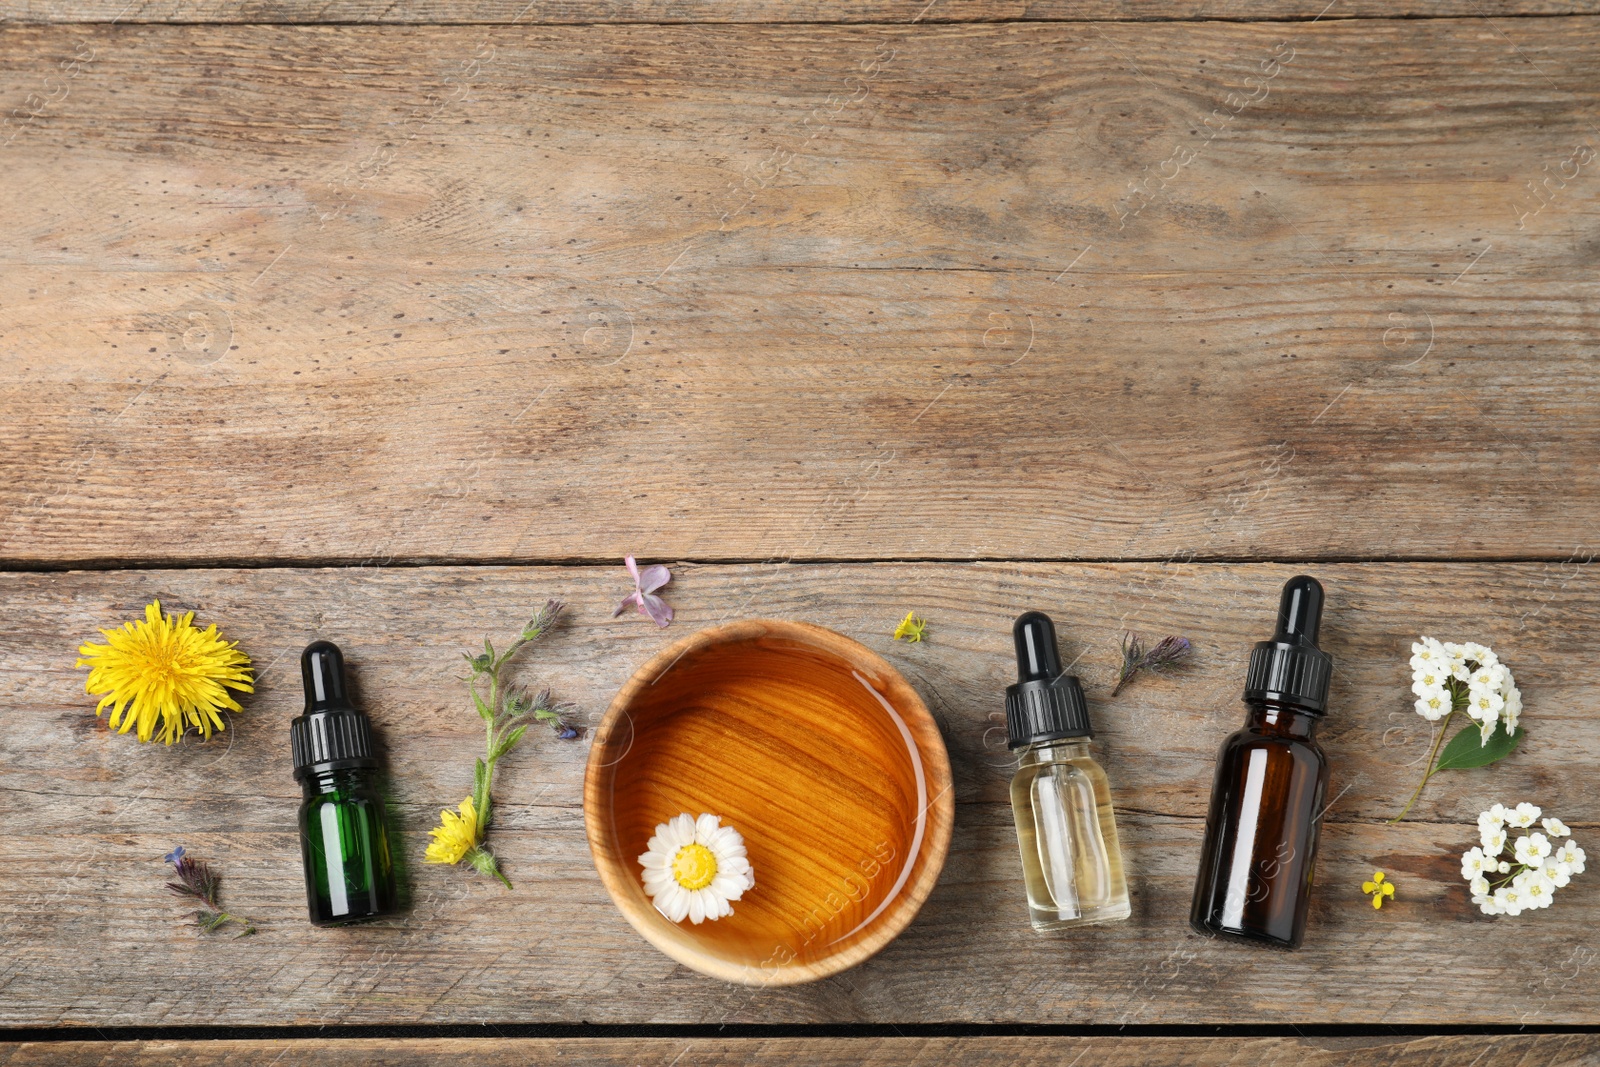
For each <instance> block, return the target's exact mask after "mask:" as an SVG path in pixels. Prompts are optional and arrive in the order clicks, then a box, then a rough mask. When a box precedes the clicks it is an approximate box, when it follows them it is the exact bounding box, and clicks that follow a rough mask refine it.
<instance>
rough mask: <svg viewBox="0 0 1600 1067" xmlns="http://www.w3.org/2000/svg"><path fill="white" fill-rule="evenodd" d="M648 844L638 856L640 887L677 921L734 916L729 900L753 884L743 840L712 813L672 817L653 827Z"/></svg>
mask: <svg viewBox="0 0 1600 1067" xmlns="http://www.w3.org/2000/svg"><path fill="white" fill-rule="evenodd" d="M647 848H648V851H646V852H645V854H644V855H642V856H640V857H639V865H640V866H641V867H643V868H644V890H645V892H646V893H648V894H649V895H650V897H651V898H652V899H653V900H654V901H655V905H656V910H658V911H659V912H661V914H663V915H665V916H666V917H667V918H668V919H671V920H672V921H673V922H675V923H681V922H683V920H684V919H688V920H689V921H690V922H692V923H694V924H695V925H696V926H698V925H700V923H702V922H704V921H705V920H707V919H721V918H723V917H724V916H727V915H732V914H733V907H732V905H731V904H730V903H729V902H730V901H734V900H738V899H739V898H740V897H742V896H743V895H744V892H745V890H747V889H752V888H754V887H755V884H756V875H755V871H753V870H752V869H751V868H750V860H749V853H748V851H747V850H746V849H745V847H744V838H743V837H741V836H739V831H737V830H735V829H734V828H733V827H731V826H723V825H721V820H720V819H718V818H717V817H716V816H715V815H701V816H700V817H699V818H698V819H696V818H694V817H693V816H691V815H689V813H688V812H684V813H683V814H681V815H675V816H673V817H672V818H670V819H668V820H667V821H666V822H664V823H661V824H660V825H658V826H657V827H656V832H655V836H654V837H652V838H650V843H649V845H648V846H647Z"/></svg>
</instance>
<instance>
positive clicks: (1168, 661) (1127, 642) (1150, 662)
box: [1111, 631, 1194, 696]
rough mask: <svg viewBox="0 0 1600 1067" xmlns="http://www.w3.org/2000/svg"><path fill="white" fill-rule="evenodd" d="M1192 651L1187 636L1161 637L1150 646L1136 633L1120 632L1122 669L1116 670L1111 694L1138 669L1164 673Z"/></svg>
mask: <svg viewBox="0 0 1600 1067" xmlns="http://www.w3.org/2000/svg"><path fill="white" fill-rule="evenodd" d="M1192 651H1194V646H1192V645H1191V644H1190V643H1189V639H1188V638H1187V637H1163V638H1162V639H1161V640H1160V641H1158V642H1157V643H1156V644H1155V645H1154V646H1153V647H1152V648H1150V649H1148V650H1147V649H1146V648H1145V647H1144V639H1143V638H1141V637H1140V636H1139V635H1138V634H1136V633H1132V632H1130V631H1124V632H1123V634H1122V669H1121V670H1120V671H1118V672H1117V684H1116V685H1115V686H1113V687H1112V689H1111V695H1112V696H1116V695H1117V694H1118V693H1119V692H1121V691H1122V687H1123V686H1125V685H1127V684H1128V683H1129V682H1131V681H1133V678H1134V676H1135V675H1137V674H1138V673H1139V672H1140V671H1150V672H1151V673H1152V674H1164V673H1166V672H1167V671H1170V670H1174V669H1176V668H1177V667H1179V666H1180V665H1182V663H1183V661H1184V660H1186V659H1187V658H1188V657H1189V653H1190V652H1192Z"/></svg>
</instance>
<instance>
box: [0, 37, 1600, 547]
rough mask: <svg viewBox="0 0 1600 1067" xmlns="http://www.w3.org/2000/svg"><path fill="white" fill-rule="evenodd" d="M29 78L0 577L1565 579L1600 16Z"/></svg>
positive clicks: (87, 43)
mask: <svg viewBox="0 0 1600 1067" xmlns="http://www.w3.org/2000/svg"><path fill="white" fill-rule="evenodd" d="M0 48H3V49H4V50H5V55H6V56H7V57H8V58H7V61H6V62H5V63H4V64H0V99H3V100H5V101H10V102H11V103H12V104H13V105H15V106H17V107H19V108H22V110H21V111H19V112H13V113H12V124H11V126H10V127H8V129H7V131H6V132H5V134H4V136H3V137H0V140H4V139H6V138H9V139H10V143H9V144H7V145H6V146H5V147H4V148H3V149H0V152H3V156H4V163H5V167H6V173H7V177H8V183H9V188H10V189H11V190H12V195H11V196H8V197H7V198H5V202H4V203H0V256H3V257H4V259H5V262H6V270H5V271H4V275H3V277H0V394H3V396H0V412H3V416H0V469H3V471H4V477H3V478H0V560H6V561H11V562H13V563H15V564H26V565H34V564H39V563H49V562H52V561H54V562H85V563H91V562H92V563H102V564H103V563H112V562H116V561H119V560H127V559H137V560H142V561H147V562H162V561H168V562H179V561H185V562H187V561H211V562H219V561H220V562H227V561H233V560H251V559H270V560H280V561H298V562H324V561H339V562H342V561H362V560H368V559H377V560H388V559H395V558H403V559H407V560H423V561H426V560H433V561H450V560H467V559H471V560H523V559H529V558H536V559H544V560H562V559H601V558H611V557H614V556H617V555H620V554H621V553H622V552H624V551H629V550H636V549H641V548H644V547H645V546H646V545H648V546H649V550H651V551H656V552H659V553H662V554H667V555H671V556H675V557H679V558H701V559H767V558H771V559H789V558H799V559H806V558H810V559H817V558H893V557H896V556H902V557H904V556H912V557H918V558H920V557H935V558H972V557H980V558H1019V557H1021V558H1051V559H1103V558H1141V559H1188V558H1196V557H1199V558H1251V557H1270V558H1310V557H1324V558H1326V557H1333V558H1350V557H1358V558H1359V557H1370V556H1373V555H1377V554H1382V555H1385V556H1388V555H1399V556H1405V557H1425V558H1452V557H1463V556H1475V555H1488V556H1508V555H1515V556H1528V557H1546V558H1550V559H1552V560H1559V559H1562V558H1565V557H1566V556H1567V555H1569V554H1571V553H1572V552H1573V549H1574V546H1575V545H1577V544H1580V543H1581V542H1583V540H1584V539H1585V538H1586V537H1587V536H1588V534H1589V530H1590V528H1591V527H1592V525H1593V521H1594V519H1595V517H1596V512H1597V501H1600V463H1596V462H1595V460H1596V458H1597V457H1596V454H1595V449H1596V443H1595V441H1594V439H1593V435H1592V434H1590V433H1588V431H1587V429H1586V426H1587V422H1586V420H1587V418H1588V416H1589V414H1590V413H1591V412H1592V409H1593V403H1594V372H1593V366H1592V360H1591V359H1590V358H1589V354H1590V351H1591V349H1592V345H1593V342H1594V337H1595V310H1594V309H1595V306H1596V304H1595V296H1596V290H1595V284H1596V283H1595V281H1594V278H1593V272H1592V270H1590V269H1589V267H1590V265H1591V261H1592V254H1591V250H1590V249H1589V247H1588V245H1587V244H1586V240H1587V239H1586V238H1584V237H1583V236H1582V235H1583V233H1584V232H1585V231H1586V229H1587V228H1588V227H1589V226H1590V225H1591V223H1592V221H1593V219H1594V216H1595V207H1596V196H1597V190H1600V185H1596V184H1595V183H1594V181H1593V180H1592V179H1593V173H1592V171H1593V167H1592V166H1591V165H1587V164H1585V163H1584V162H1583V161H1584V160H1586V159H1587V158H1588V156H1586V155H1585V154H1584V153H1585V152H1587V151H1589V150H1590V148H1591V147H1592V142H1594V140H1595V136H1596V135H1595V134H1594V131H1593V129H1592V127H1591V125H1590V120H1589V118H1588V117H1587V116H1589V115H1591V114H1593V113H1594V111H1595V107H1596V105H1597V104H1600V20H1594V19H1588V18H1573V19H1551V20H1545V19H1525V20H1518V21H1516V22H1515V24H1514V25H1508V26H1506V27H1503V28H1501V27H1497V26H1491V25H1488V24H1485V23H1484V22H1483V21H1482V20H1478V19H1465V20H1456V19H1443V20H1425V21H1404V22H1368V21H1354V22H1343V23H1318V24H1316V25H1310V24H1304V23H1295V24H1278V25H1235V24H1213V23H1205V24H1199V25H1183V26H1159V25H1150V26H1143V25H1141V26H1127V25H1120V26H1119V25H1088V26H1082V25H1078V26H1073V25H1033V24H1007V25H1000V26H944V27H935V28H931V29H928V28H923V27H917V28H915V29H908V28H905V27H870V28H850V27H839V26H816V27H772V26H745V27H716V26H709V27H696V28H677V27H628V26H618V27H587V28H550V27H543V28H538V27H516V28H511V27H505V26H500V27H493V26H485V27H459V28H453V29H441V28H433V29H416V28H406V27H389V28H382V27H366V28H361V27H298V28H297V27H248V28H230V27H225V26H224V27H218V26H202V27H193V26H190V27H155V26H138V27H125V26H117V27H98V28H93V27H13V28H11V29H9V30H8V32H7V33H6V35H5V36H4V38H3V39H0ZM1267 71H1271V72H1273V76H1270V77H1269V76H1268V75H1267V73H1265V72H1267ZM1252 97H1253V98H1254V102H1253V103H1252V102H1251V98H1252ZM1235 107H1238V108H1239V110H1238V112H1237V113H1235V112H1234V111H1233V109H1234V108H1235ZM1207 123H1210V125H1209V126H1208V125H1207ZM1574 170H1576V172H1577V173H1576V176H1575V177H1570V178H1567V177H1562V175H1568V174H1571V173H1572V172H1573V171H1574ZM1163 180H1165V181H1166V182H1167V184H1166V187H1165V189H1163V188H1162V182H1163ZM1528 182H1540V183H1543V184H1541V185H1539V186H1538V196H1539V198H1538V199H1536V198H1535V197H1534V194H1533V193H1530V192H1529V191H1528V190H1527V188H1526V183H1528ZM1443 486H1448V489H1445V488H1442V487H1443ZM1397 515H1403V516H1404V517H1405V518H1404V520H1403V521H1400V522H1396V521H1395V517H1396V516H1397ZM197 530H204V531H205V535H204V536H197V534H196V531H197Z"/></svg>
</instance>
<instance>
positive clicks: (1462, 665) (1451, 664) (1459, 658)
mask: <svg viewBox="0 0 1600 1067" xmlns="http://www.w3.org/2000/svg"><path fill="white" fill-rule="evenodd" d="M1444 664H1445V666H1446V667H1447V668H1448V669H1449V671H1450V677H1452V678H1454V679H1455V680H1456V681H1458V682H1464V681H1466V680H1467V656H1466V653H1464V652H1462V651H1461V646H1460V645H1458V644H1456V643H1455V642H1454V641H1446V642H1445V643H1444Z"/></svg>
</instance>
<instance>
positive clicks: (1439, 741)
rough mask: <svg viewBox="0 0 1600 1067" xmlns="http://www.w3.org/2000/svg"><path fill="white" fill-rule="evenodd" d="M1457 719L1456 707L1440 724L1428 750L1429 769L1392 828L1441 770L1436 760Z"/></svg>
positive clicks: (1395, 818) (1404, 815) (1393, 822)
mask: <svg viewBox="0 0 1600 1067" xmlns="http://www.w3.org/2000/svg"><path fill="white" fill-rule="evenodd" d="M1455 717H1456V709H1455V708H1454V707H1452V708H1451V709H1450V710H1449V711H1448V712H1446V713H1445V716H1444V721H1443V722H1441V723H1440V724H1439V736H1438V737H1436V738H1434V739H1433V748H1431V749H1429V750H1428V769H1427V770H1426V771H1424V772H1423V773H1422V781H1420V782H1418V783H1417V788H1416V790H1415V791H1414V792H1413V793H1412V794H1411V799H1410V800H1408V801H1406V806H1405V807H1403V808H1401V809H1400V814H1399V815H1396V816H1395V817H1394V818H1392V819H1390V820H1389V825H1390V826H1393V825H1394V824H1395V823H1397V822H1399V821H1400V820H1401V819H1403V818H1405V817H1406V812H1408V811H1410V810H1411V805H1413V804H1415V803H1416V802H1417V798H1418V797H1420V796H1421V795H1422V787H1423V786H1425V785H1427V784H1428V779H1429V778H1432V777H1433V775H1434V772H1435V771H1437V770H1438V769H1439V767H1438V764H1436V763H1435V762H1434V760H1435V759H1436V758H1437V757H1438V755H1439V747H1440V746H1441V745H1443V744H1444V735H1445V733H1446V732H1448V731H1449V729H1450V720H1451V719H1453V718H1455Z"/></svg>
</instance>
